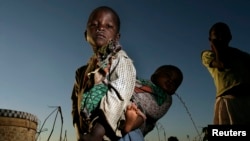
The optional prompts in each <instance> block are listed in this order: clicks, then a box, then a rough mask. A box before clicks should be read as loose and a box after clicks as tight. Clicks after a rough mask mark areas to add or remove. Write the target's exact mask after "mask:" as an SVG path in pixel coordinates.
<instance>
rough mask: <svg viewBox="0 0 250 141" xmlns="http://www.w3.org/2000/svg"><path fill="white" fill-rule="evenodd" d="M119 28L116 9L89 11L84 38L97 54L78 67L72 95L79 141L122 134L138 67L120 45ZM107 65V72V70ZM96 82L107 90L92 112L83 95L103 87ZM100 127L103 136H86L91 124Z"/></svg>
mask: <svg viewBox="0 0 250 141" xmlns="http://www.w3.org/2000/svg"><path fill="white" fill-rule="evenodd" d="M119 31H120V19H119V16H118V15H117V13H116V12H115V11H114V10H113V9H111V8H109V7H106V6H101V7H98V8H96V9H95V10H94V11H93V12H92V13H91V14H90V16H89V19H88V22H87V29H86V31H85V38H86V40H87V42H88V43H89V44H90V45H91V46H92V48H93V52H94V54H93V56H92V57H91V58H90V60H89V62H88V64H87V65H84V66H82V67H80V68H79V69H77V70H76V76H75V84H74V87H73V92H72V96H71V99H72V103H73V105H72V116H73V125H74V127H75V129H76V133H77V139H78V140H84V139H85V140H88V141H91V140H94V141H98V140H102V139H103V135H104V134H105V138H107V140H117V138H118V137H121V136H122V134H121V130H120V129H119V128H118V126H119V123H120V120H121V117H122V115H124V111H125V107H126V105H128V104H129V103H130V99H131V97H132V94H133V91H134V86H135V79H136V70H135V68H134V65H133V62H132V60H131V59H130V58H129V57H128V55H127V54H126V52H125V51H124V50H122V48H121V47H120V46H119V44H118V42H119V38H120V33H119ZM111 44H112V45H111ZM108 47H111V48H108ZM107 60H108V61H107ZM107 62H109V63H108V64H106V63H107ZM104 68H107V69H106V70H108V71H104V70H105V69H104ZM95 72H98V73H95ZM99 74H100V75H99ZM98 75H99V76H101V77H99V76H98ZM97 79H98V80H97ZM95 81H99V82H104V83H105V84H106V85H107V86H108V91H107V92H106V93H105V95H104V96H103V97H102V100H101V102H100V105H99V108H97V109H98V110H97V111H96V112H93V113H95V114H92V112H90V109H88V111H86V108H85V105H82V100H83V99H82V98H83V97H85V95H88V93H91V91H92V89H95V88H97V87H98V86H101V85H98V86H97V85H96V84H94V83H95ZM94 122H95V123H94ZM99 126H100V127H105V132H100V135H101V136H93V138H92V136H90V137H91V138H88V136H87V135H91V134H87V135H84V134H86V133H90V130H92V127H93V128H94V129H95V128H96V127H99ZM99 131H103V130H99ZM106 135H107V136H106ZM86 137H87V138H86Z"/></svg>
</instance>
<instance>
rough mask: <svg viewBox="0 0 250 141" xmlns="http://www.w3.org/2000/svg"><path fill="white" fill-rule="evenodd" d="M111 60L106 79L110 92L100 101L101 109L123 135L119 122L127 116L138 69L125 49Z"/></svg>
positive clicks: (113, 127)
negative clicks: (127, 107)
mask: <svg viewBox="0 0 250 141" xmlns="http://www.w3.org/2000/svg"><path fill="white" fill-rule="evenodd" d="M111 62H112V63H111V66H110V72H109V74H108V76H107V77H106V79H105V81H104V82H105V83H106V84H107V85H108V92H107V94H106V95H104V96H103V98H102V100H101V102H100V109H101V110H102V112H103V114H104V116H105V118H106V120H107V122H108V124H109V125H110V127H111V128H112V129H113V131H114V132H115V133H116V135H117V136H122V133H121V130H120V129H119V123H120V121H121V119H122V118H123V119H124V118H125V116H124V113H125V110H126V106H127V105H128V104H129V103H130V99H131V97H132V94H133V92H134V87H135V81H136V70H135V67H134V64H133V61H132V59H131V58H130V57H129V56H128V55H127V54H126V52H125V51H124V50H120V51H119V52H117V53H116V54H115V55H114V56H113V57H112V61H111Z"/></svg>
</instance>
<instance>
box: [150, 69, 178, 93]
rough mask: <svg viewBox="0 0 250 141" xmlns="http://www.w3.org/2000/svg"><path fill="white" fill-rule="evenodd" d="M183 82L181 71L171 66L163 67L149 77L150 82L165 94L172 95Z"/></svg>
mask: <svg viewBox="0 0 250 141" xmlns="http://www.w3.org/2000/svg"><path fill="white" fill-rule="evenodd" d="M182 80H183V74H182V72H181V70H180V69H179V68H178V67H176V66H173V65H163V66H160V67H159V68H157V69H156V70H155V72H154V74H153V75H152V76H151V81H152V82H153V83H154V84H155V85H158V86H159V87H161V88H162V89H163V90H164V91H165V92H167V94H170V95H173V94H174V93H175V91H176V90H177V89H178V87H179V86H180V85H181V83H182Z"/></svg>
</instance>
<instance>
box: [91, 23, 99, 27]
mask: <svg viewBox="0 0 250 141" xmlns="http://www.w3.org/2000/svg"><path fill="white" fill-rule="evenodd" d="M89 26H90V27H97V26H98V25H97V23H90V24H89Z"/></svg>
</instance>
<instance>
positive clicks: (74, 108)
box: [71, 66, 86, 140]
mask: <svg viewBox="0 0 250 141" xmlns="http://www.w3.org/2000/svg"><path fill="white" fill-rule="evenodd" d="M85 70H86V66H84V67H82V68H80V69H78V70H77V71H76V72H75V82H74V86H73V90H72V94H71V101H72V111H71V114H72V118H73V126H74V128H75V132H76V136H77V140H79V139H80V120H79V118H80V117H79V112H78V93H79V91H80V83H81V80H82V77H83V75H84V71H85Z"/></svg>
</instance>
